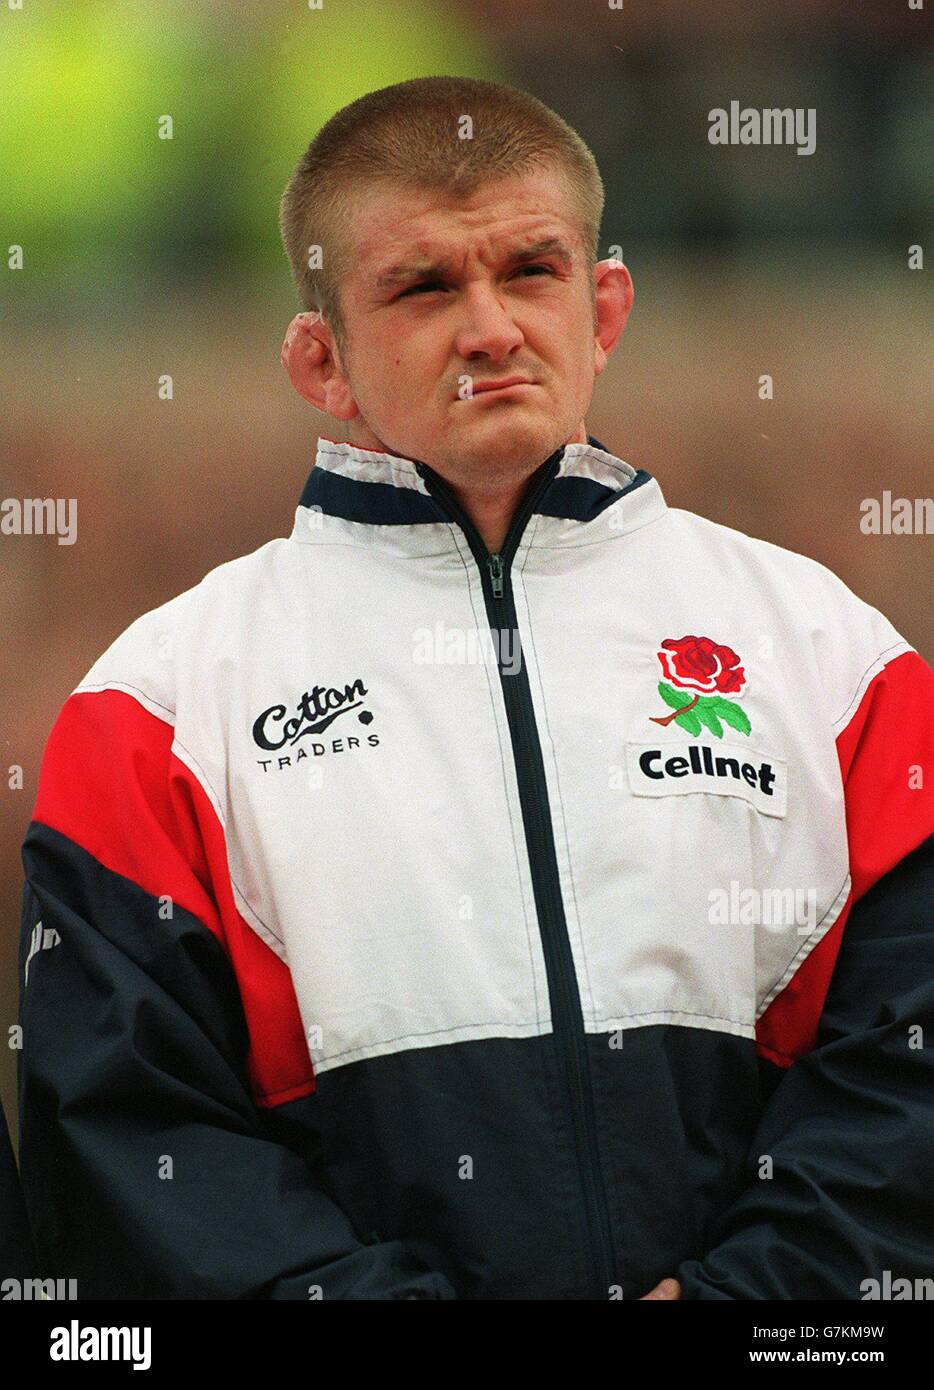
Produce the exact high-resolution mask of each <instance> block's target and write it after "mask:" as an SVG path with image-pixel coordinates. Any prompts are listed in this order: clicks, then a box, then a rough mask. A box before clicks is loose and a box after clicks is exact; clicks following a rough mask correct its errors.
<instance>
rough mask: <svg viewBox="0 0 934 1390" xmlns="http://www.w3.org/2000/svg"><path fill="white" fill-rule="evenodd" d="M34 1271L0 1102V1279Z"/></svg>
mask: <svg viewBox="0 0 934 1390" xmlns="http://www.w3.org/2000/svg"><path fill="white" fill-rule="evenodd" d="M36 1273H37V1271H36V1259H35V1254H34V1252H33V1248H32V1238H31V1237H30V1234H29V1225H28V1222H27V1220H26V1206H25V1204H24V1202H23V1194H22V1191H21V1189H20V1184H19V1174H18V1173H17V1171H16V1159H15V1158H14V1156H13V1148H12V1145H11V1144H10V1134H9V1130H8V1129H7V1123H6V1115H5V1114H4V1113H3V1107H2V1106H0V1280H3V1279H18V1280H23V1279H32V1278H34V1277H35V1276H36Z"/></svg>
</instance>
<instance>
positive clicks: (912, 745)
mask: <svg viewBox="0 0 934 1390" xmlns="http://www.w3.org/2000/svg"><path fill="white" fill-rule="evenodd" d="M837 756H838V758H839V760H840V774H841V777H842V779H843V792H844V799H845V806H846V833H847V843H848V848H849V860H850V878H851V880H852V886H851V888H850V892H849V896H848V897H847V900H846V903H845V904H844V906H843V910H842V911H841V913H840V915H839V917H838V918H837V920H836V922H835V923H834V925H833V926H832V927H831V929H830V930H829V931H828V932H827V934H826V935H825V936H824V937H823V938H822V939H821V940H820V941H819V942H818V944H817V945H816V946H815V947H814V949H813V951H811V953H810V954H809V955H808V956H807V957H806V959H805V960H804V962H803V963H802V965H801V966H800V967H799V969H798V970H797V971H796V973H795V974H794V975H793V976H792V978H791V980H790V981H789V982H788V984H787V985H786V986H785V988H784V989H783V990H782V992H781V994H779V995H777V996H776V998H775V999H773V1001H772V1003H771V1004H770V1005H769V1007H768V1008H767V1009H766V1010H765V1013H764V1014H763V1015H762V1017H761V1018H760V1019H759V1022H758V1024H757V1025H756V1041H757V1050H758V1051H759V1053H760V1054H761V1055H762V1056H763V1057H766V1058H768V1060H769V1061H771V1062H775V1063H777V1064H778V1065H779V1066H782V1067H787V1066H790V1065H791V1063H792V1062H793V1061H795V1059H796V1058H797V1057H800V1056H803V1055H804V1054H805V1053H807V1052H810V1050H811V1049H812V1048H813V1047H814V1045H815V1043H816V1041H817V1027H818V1022H819V1019H820V1015H821V1012H822V1010H823V1007H824V1000H825V999H826V997H827V990H828V988H829V986H830V978H831V975H832V974H833V970H834V966H835V964H836V960H837V952H838V951H839V949H840V944H841V942H842V939H843V931H844V928H845V926H846V921H847V918H848V917H849V915H850V912H851V910H852V907H853V904H854V903H856V902H858V901H859V899H860V898H861V897H862V896H863V894H864V893H867V892H868V891H869V889H870V888H872V886H873V884H875V883H877V882H878V881H879V879H880V878H882V877H883V876H884V875H885V874H887V873H888V872H889V871H890V870H891V869H893V868H895V866H896V865H897V864H898V863H899V862H900V860H902V859H904V858H905V856H906V855H908V854H910V853H911V851H912V850H914V849H917V847H918V845H920V844H921V842H922V841H923V840H924V839H926V838H927V836H928V835H930V834H931V832H932V829H934V807H932V796H931V791H930V789H926V788H925V787H924V785H923V779H924V774H925V773H927V775H928V776H931V775H932V773H934V671H932V669H931V667H930V666H929V665H928V664H927V662H926V661H924V660H923V659H922V658H921V657H920V656H919V655H918V653H917V652H914V651H908V652H903V653H902V654H901V655H900V656H896V657H894V658H893V660H891V661H890V662H889V663H888V664H887V665H886V666H884V667H883V668H882V670H881V671H879V672H878V673H877V674H876V675H875V676H874V677H873V678H872V680H871V681H870V683H869V685H868V686H867V687H866V691H865V694H864V695H863V698H862V699H861V700H860V702H859V705H858V706H857V709H856V711H855V713H854V715H853V717H852V719H851V720H850V721H849V723H848V724H847V725H846V727H845V728H844V729H843V730H842V731H841V732H840V734H839V735H838V737H837ZM912 769H915V771H914V772H913V771H912ZM917 769H920V777H919V774H918V771H917ZM919 781H920V785H917V783H918V782H919ZM913 782H914V783H915V784H916V785H914V786H913V785H912V783H913Z"/></svg>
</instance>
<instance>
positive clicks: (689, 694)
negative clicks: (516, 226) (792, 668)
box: [649, 637, 752, 738]
mask: <svg viewBox="0 0 934 1390" xmlns="http://www.w3.org/2000/svg"><path fill="white" fill-rule="evenodd" d="M658 659H659V661H660V662H661V665H662V674H663V675H664V677H665V679H664V680H663V681H660V682H659V686H658V693H659V695H660V696H661V697H662V699H663V700H664V701H665V704H666V705H668V706H670V707H671V710H672V712H671V714H650V715H649V718H650V719H651V721H652V723H653V724H660V725H661V726H662V728H666V727H667V726H668V725H669V724H671V723H677V724H678V726H679V728H682V729H684V730H685V731H686V732H687V733H689V734H693V735H694V736H695V737H696V736H697V735H698V734H699V733H701V731H702V730H704V729H706V730H707V732H708V733H711V734H713V735H714V736H715V737H716V738H722V737H723V725H724V724H729V726H730V727H731V728H733V729H737V730H738V731H739V732H740V733H741V734H748V733H749V730H750V729H751V727H752V726H751V724H750V722H749V716H748V715H747V714H746V711H745V710H743V709H741V708H740V706H739V705H737V704H734V702H733V701H732V700H728V699H727V698H726V696H727V695H741V694H742V692H743V691H744V690H745V688H746V672H745V671H744V670H743V668H742V666H741V665H740V659H739V657H738V656H737V655H736V652H734V651H733V648H732V647H725V646H723V644H722V643H721V642H714V641H713V640H712V639H711V638H710V637H666V638H665V640H664V642H662V643H661V645H660V649H659V651H658Z"/></svg>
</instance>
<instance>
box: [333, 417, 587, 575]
mask: <svg viewBox="0 0 934 1390" xmlns="http://www.w3.org/2000/svg"><path fill="white" fill-rule="evenodd" d="M357 432H359V427H358V431H357ZM351 433H352V434H353V433H356V432H355V431H353V430H351ZM365 434H366V437H367V438H366V442H364V440H363V439H362V438H361V439H357V438H353V439H352V440H351V442H352V443H354V444H358V445H360V447H362V448H365V449H377V450H380V451H382V452H385V453H392V452H393V451H392V450H391V449H388V448H387V447H386V445H385V444H382V443H381V442H380V441H379V440H378V439H376V436H375V435H373V434H371V433H370V431H369V430H368V429H366V430H365ZM565 443H566V444H586V443H587V428H586V425H585V423H584V421H583V420H581V422H580V424H579V425H578V427H577V430H576V431H575V433H574V434H572V435H571V437H570V439H567V440H565ZM544 461H545V460H544V459H539V460H538V462H537V463H535V464H533V466H532V467H531V468H530V469H529V471H528V472H527V473H526V474H525V476H524V477H521V478H514V479H506V478H500V479H497V480H493V479H489V480H485V481H484V484H483V485H481V486H476V485H469V486H468V485H466V484H464V483H462V482H460V483H459V482H458V481H457V480H456V479H454V478H452V477H450V476H449V475H448V474H447V473H443V472H442V471H441V470H440V469H438V470H436V471H437V473H438V476H439V477H441V478H444V481H445V482H446V483H447V485H448V487H449V488H450V489H451V492H452V493H453V494H454V496H455V498H456V499H457V502H458V503H459V505H460V506H461V507H463V509H464V511H465V512H466V513H467V515H468V516H469V517H470V520H471V521H472V522H473V524H474V526H476V528H477V530H478V531H479V533H480V535H481V536H482V538H483V543H484V545H485V546H486V548H487V550H488V551H489V552H490V554H491V555H494V554H496V552H497V551H498V550H499V549H500V548H501V546H502V544H503V542H504V541H505V539H506V536H507V535H508V534H509V527H510V525H511V524H512V519H513V517H514V516H515V514H516V511H517V510H518V508H519V505H520V503H521V501H522V499H523V497H524V496H525V491H526V488H527V487H528V486H529V480H530V478H531V477H532V474H533V473H535V472H537V470H538V469H539V468H540V467H541V466H542V464H543V463H544Z"/></svg>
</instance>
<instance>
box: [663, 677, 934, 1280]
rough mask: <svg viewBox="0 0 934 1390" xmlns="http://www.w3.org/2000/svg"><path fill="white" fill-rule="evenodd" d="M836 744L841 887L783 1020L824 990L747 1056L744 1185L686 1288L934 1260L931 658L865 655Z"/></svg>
mask: <svg viewBox="0 0 934 1390" xmlns="http://www.w3.org/2000/svg"><path fill="white" fill-rule="evenodd" d="M837 751H838V756H839V761H840V768H841V776H842V780H843V788H844V796H845V805H846V824H847V839H848V847H849V860H850V875H851V880H852V888H851V891H850V896H849V899H848V901H847V904H846V905H845V908H844V912H843V913H842V914H841V918H840V921H839V922H838V923H837V926H836V927H835V928H834V929H833V936H834V939H833V941H826V940H825V941H822V942H821V943H820V945H819V946H818V947H817V948H815V950H814V951H813V952H812V959H811V960H809V961H808V962H806V965H805V967H804V969H803V970H802V971H799V974H800V975H803V976H805V977H807V978H803V979H797V980H793V981H792V982H791V985H790V986H789V987H788V989H787V990H786V994H788V995H789V997H788V998H787V999H784V1000H782V998H781V996H779V1001H780V1002H779V1005H778V1009H779V1015H780V1016H781V1017H782V1018H783V1020H784V1026H785V1029H786V1038H791V1037H792V1036H793V1035H794V1033H795V1030H796V1028H797V1030H798V1032H799V1034H800V1015H801V1010H802V1009H803V1008H806V1007H811V1006H813V1001H814V999H815V998H817V999H818V1000H820V1003H819V1004H818V1006H817V1008H816V1009H815V1015H816V1016H818V1022H817V1027H816V1037H815V1038H814V1039H813V1040H812V1041H811V1042H808V1041H804V1040H803V1037H802V1036H799V1037H798V1038H797V1040H796V1041H795V1042H794V1044H792V1043H790V1042H786V1047H787V1055H785V1056H782V1055H781V1052H780V1051H779V1050H778V1048H777V1047H776V1043H775V1037H774V1025H773V1035H772V1036H770V1037H769V1038H768V1039H766V1038H765V1033H766V1031H767V1026H766V1025H765V1024H763V1029H762V1033H761V1034H760V1052H761V1054H762V1056H763V1057H765V1058H768V1059H769V1060H768V1061H763V1062H762V1063H761V1065H762V1067H763V1069H764V1070H767V1071H769V1072H771V1073H774V1071H775V1066H774V1065H773V1063H774V1062H776V1061H781V1062H783V1063H784V1064H785V1065H784V1069H783V1071H782V1073H781V1075H780V1079H779V1080H778V1083H777V1085H775V1087H774V1090H773V1091H772V1093H771V1095H770V1097H769V1100H768V1102H767V1104H766V1106H765V1108H764V1111H763V1113H762V1117H761V1121H760V1124H759V1127H758V1130H757V1133H756V1135H755V1137H754V1140H753V1143H752V1145H751V1147H750V1151H749V1153H748V1155H747V1180H748V1186H747V1187H746V1188H745V1189H744V1190H743V1192H742V1194H741V1195H740V1197H739V1198H738V1200H737V1201H736V1202H735V1204H734V1205H733V1206H732V1207H731V1208H730V1209H729V1210H728V1211H727V1212H726V1213H725V1214H724V1216H723V1218H722V1220H721V1221H720V1223H719V1226H718V1229H717V1231H716V1233H715V1239H714V1245H713V1248H712V1249H711V1250H710V1251H709V1252H708V1253H707V1254H706V1255H705V1256H704V1258H702V1259H692V1260H688V1261H686V1262H685V1263H684V1264H682V1265H681V1267H680V1269H679V1270H678V1271H677V1272H676V1277H677V1278H678V1279H679V1280H680V1282H681V1284H682V1296H683V1297H684V1298H686V1299H809V1298H810V1299H861V1298H864V1297H872V1296H876V1297H878V1296H879V1293H878V1290H879V1289H881V1288H884V1287H885V1286H886V1283H887V1281H888V1282H889V1287H891V1281H894V1280H896V1279H911V1280H913V1279H916V1278H930V1277H931V1275H932V1273H934V1185H932V1181H931V1174H932V1172H934V834H932V831H934V812H932V792H931V787H930V782H931V779H932V778H934V672H932V671H931V668H930V667H929V666H928V665H927V664H926V663H925V662H924V661H923V660H922V659H921V658H920V657H919V656H918V654H917V653H916V652H914V651H911V650H908V651H907V652H903V653H902V654H900V655H898V656H896V657H895V659H893V660H892V661H890V662H888V663H887V664H883V663H881V662H880V663H879V669H878V670H877V672H876V674H875V675H874V676H873V677H872V679H871V680H870V682H869V684H868V687H867V688H866V690H865V693H864V694H863V695H862V698H861V700H860V701H859V703H858V705H857V706H856V708H855V711H850V712H848V714H847V718H846V720H845V722H844V723H843V727H842V728H841V730H840V733H839V736H838V738H837ZM833 952H836V954H835V955H833V954H832V953H833ZM828 962H829V965H828ZM831 972H832V973H831ZM823 973H826V974H827V976H828V979H827V983H826V984H822V983H821V976H822V974H823ZM796 1012H797V1015H798V1018H797V1023H796V1021H795V1014H796ZM804 1031H805V1033H806V1031H807V1030H806V1029H805V1030H804ZM764 1156H769V1157H771V1160H772V1164H773V1169H772V1175H771V1176H770V1177H765V1176H762V1177H760V1176H759V1173H760V1162H761V1160H762V1158H763V1157H764ZM766 1171H767V1170H766ZM886 1272H888V1273H886ZM867 1281H875V1285H873V1283H872V1282H867ZM874 1288H875V1289H876V1292H875V1294H873V1289H874ZM889 1296H891V1295H889Z"/></svg>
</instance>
